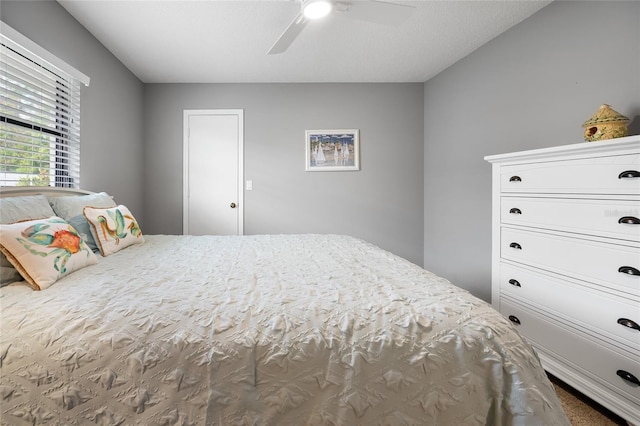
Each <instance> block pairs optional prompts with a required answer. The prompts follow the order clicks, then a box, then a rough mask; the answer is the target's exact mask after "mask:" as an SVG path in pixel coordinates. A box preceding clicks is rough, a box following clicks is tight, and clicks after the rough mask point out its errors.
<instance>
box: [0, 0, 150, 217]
mask: <svg viewBox="0 0 640 426" xmlns="http://www.w3.org/2000/svg"><path fill="white" fill-rule="evenodd" d="M0 19H1V20H2V21H3V22H5V23H6V24H8V25H10V26H11V27H12V28H13V29H15V30H17V31H19V32H20V33H22V34H23V35H24V36H26V37H28V38H30V39H31V40H32V41H34V42H36V43H37V44H39V45H40V46H42V47H43V48H45V49H47V50H48V51H49V52H51V53H53V54H54V55H56V56H57V57H59V58H60V59H62V60H64V61H65V62H67V63H68V64H69V65H72V66H73V67H75V68H76V69H78V70H79V71H81V72H83V73H84V74H86V75H88V76H89V77H91V84H90V85H89V87H83V88H82V92H81V99H80V104H81V108H82V115H81V118H80V120H81V121H80V126H81V127H80V132H81V135H82V136H81V138H82V145H81V148H80V156H81V157H80V161H81V163H80V164H81V171H80V185H81V186H82V188H84V189H89V190H93V191H107V192H109V194H111V195H113V196H114V197H115V199H116V201H117V202H119V203H122V204H125V205H127V206H128V207H129V208H130V209H131V211H133V212H134V214H135V215H136V217H137V216H140V217H142V216H144V203H143V186H142V176H143V175H142V167H143V165H144V160H143V143H142V141H143V125H142V106H143V92H144V86H143V84H142V82H140V80H138V78H137V77H136V76H135V75H133V74H132V73H131V72H130V71H129V70H128V69H127V68H125V67H124V66H123V65H122V63H120V61H119V60H118V59H117V58H116V57H115V56H113V55H112V54H111V53H110V52H109V51H108V50H107V49H106V48H105V47H104V46H103V45H102V44H100V43H99V42H98V41H97V40H96V39H95V38H94V37H93V36H92V35H91V33H89V32H88V31H87V30H86V29H85V28H84V27H83V26H82V25H80V24H79V23H78V22H77V21H76V20H75V19H74V18H73V17H72V16H71V15H69V14H68V13H67V11H66V10H65V9H64V8H63V7H62V6H60V5H59V4H58V3H57V2H55V1H6V0H2V4H1V5H0ZM140 222H141V226H142V227H143V229H144V221H142V220H140Z"/></svg>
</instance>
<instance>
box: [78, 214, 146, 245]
mask: <svg viewBox="0 0 640 426" xmlns="http://www.w3.org/2000/svg"><path fill="white" fill-rule="evenodd" d="M84 216H85V217H86V218H87V221H88V222H89V225H91V233H92V234H93V238H94V239H95V240H96V242H97V243H98V247H100V252H101V253H102V255H103V256H109V255H110V254H113V253H116V252H118V251H120V250H122V249H123V248H125V247H129V246H130V245H133V244H142V243H143V242H144V238H143V237H142V231H141V230H140V226H139V225H138V222H137V221H136V219H135V218H134V217H133V215H132V214H131V212H130V211H129V209H128V208H127V207H126V206H122V205H120V206H117V207H114V208H107V209H98V208H94V207H85V208H84Z"/></svg>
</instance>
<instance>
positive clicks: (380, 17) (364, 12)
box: [345, 0, 416, 26]
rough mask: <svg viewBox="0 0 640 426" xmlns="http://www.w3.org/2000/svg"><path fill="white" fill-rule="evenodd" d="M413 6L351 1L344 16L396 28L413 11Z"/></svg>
mask: <svg viewBox="0 0 640 426" xmlns="http://www.w3.org/2000/svg"><path fill="white" fill-rule="evenodd" d="M415 9H416V8H415V6H410V5H406V4H400V3H390V2H386V1H378V0H370V1H351V2H349V6H348V10H347V13H346V15H345V16H348V17H349V18H353V19H358V20H361V21H367V22H373V23H376V24H383V25H391V26H397V25H400V24H402V23H403V22H404V21H406V20H407V19H409V17H410V16H411V15H412V14H413V12H414V11H415Z"/></svg>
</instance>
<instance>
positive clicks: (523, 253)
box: [485, 136, 640, 425]
mask: <svg viewBox="0 0 640 426" xmlns="http://www.w3.org/2000/svg"><path fill="white" fill-rule="evenodd" d="M485 159H486V160H487V161H489V162H490V163H492V168H493V195H492V197H493V198H492V203H493V216H492V217H493V218H492V221H493V224H492V226H493V239H492V243H493V247H492V286H491V294H492V296H491V297H492V304H493V305H494V307H496V308H497V309H498V310H500V312H501V313H502V314H504V315H505V316H506V317H508V318H509V319H510V320H511V321H512V322H513V323H515V324H517V327H518V330H519V331H520V333H521V334H523V335H524V336H525V337H527V338H528V340H529V341H530V342H531V343H532V344H533V345H534V347H535V348H536V350H537V352H538V355H539V356H540V359H541V360H542V364H543V365H544V367H545V369H546V370H547V371H549V372H550V373H551V374H553V375H555V376H557V377H559V378H560V379H562V380H563V381H565V382H566V383H568V384H570V385H571V386H573V387H574V388H576V389H578V390H579V391H581V392H582V393H584V394H585V395H587V396H589V397H590V398H592V399H593V400H595V401H597V402H599V403H600V404H602V405H604V406H605V407H607V408H609V409H610V410H612V411H613V412H615V413H617V414H619V415H620V416H621V417H623V418H625V419H626V420H628V421H629V422H631V423H635V424H639V425H640V136H629V137H625V138H620V139H613V140H609V141H600V142H588V143H577V144H573V145H566V146H558V147H553V148H546V149H537V150H531V151H523V152H516V153H510V154H502V155H493V156H489V157H485Z"/></svg>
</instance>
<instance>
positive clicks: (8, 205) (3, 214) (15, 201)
mask: <svg viewBox="0 0 640 426" xmlns="http://www.w3.org/2000/svg"><path fill="white" fill-rule="evenodd" d="M51 216H55V213H54V212H53V210H52V209H51V206H50V205H49V201H48V200H47V197H45V196H44V195H28V196H25V197H6V198H0V223H16V222H20V221H23V220H32V219H45V218H48V217H51Z"/></svg>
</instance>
